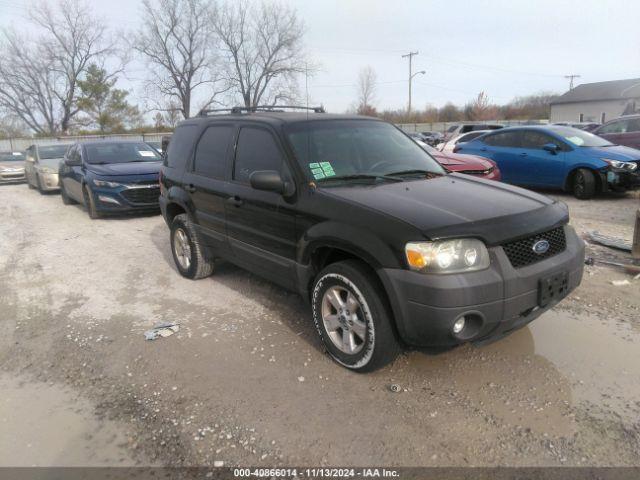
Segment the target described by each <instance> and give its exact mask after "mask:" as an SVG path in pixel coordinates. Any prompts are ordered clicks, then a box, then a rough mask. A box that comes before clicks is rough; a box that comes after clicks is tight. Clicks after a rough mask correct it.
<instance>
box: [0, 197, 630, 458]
mask: <svg viewBox="0 0 640 480" xmlns="http://www.w3.org/2000/svg"><path fill="white" fill-rule="evenodd" d="M552 195H556V196H558V195H557V194H555V193H552ZM560 197H561V198H562V200H563V201H565V202H567V203H568V204H569V206H570V209H571V214H572V223H573V225H574V226H575V227H576V229H577V230H578V232H579V233H584V232H585V231H587V230H592V229H594V230H599V231H600V232H601V233H606V234H609V235H621V236H625V237H627V238H631V233H632V224H633V218H634V215H635V210H636V209H637V208H638V206H640V202H639V198H640V197H638V194H627V195H626V196H618V197H605V198H599V199H597V200H592V201H586V202H579V201H577V200H574V199H572V198H571V197H569V196H564V195H560ZM0 215H1V217H2V219H3V221H2V224H1V225H0V285H1V287H0V328H1V331H2V335H0V390H2V392H3V394H2V398H0V465H4V466H6V465H33V464H39V465H134V464H139V465H152V464H153V465H158V464H160V465H214V462H224V465H255V466H262V465H265V466H266V465H311V466H314V465H315V466H317V465H341V466H346V465H354V466H366V465H373V464H375V465H388V466H414V465H421V466H423V465H424V466H433V465H438V466H445V465H446V466H468V465H475V466H487V465H491V466H493V465H514V466H524V465H527V466H541V465H639V464H640V460H639V459H640V421H639V419H640V363H639V362H638V358H639V357H638V353H639V351H640V350H639V349H640V315H639V308H640V280H633V279H632V277H631V276H629V275H626V274H625V273H623V272H621V271H619V270H615V269H612V268H608V267H603V266H592V267H587V268H586V270H585V278H584V281H583V284H582V286H581V287H580V288H578V289H577V290H576V291H575V292H574V293H573V294H572V295H571V297H570V298H568V299H567V300H565V301H564V302H563V303H562V304H560V305H559V306H557V307H556V308H555V309H554V310H553V311H551V312H549V313H547V314H545V315H543V316H542V317H541V318H540V319H538V320H536V321H535V322H533V323H532V324H531V325H530V326H528V327H526V328H524V329H522V330H520V331H518V332H516V333H514V334H512V335H511V336H509V337H507V338H505V339H503V340H501V341H499V342H496V343H493V344H490V345H486V346H483V347H478V348H476V347H471V346H463V347H460V348H457V349H455V350H451V351H448V352H444V353H436V352H422V351H413V352H409V353H407V354H405V355H403V356H402V357H401V358H399V359H398V360H397V361H396V362H395V363H394V364H393V365H391V366H389V367H387V368H385V369H383V370H381V371H378V372H375V373H373V374H368V375H359V374H354V373H351V372H348V371H346V370H345V369H343V368H341V367H339V366H337V365H336V364H334V363H333V362H332V361H331V360H330V359H329V358H328V357H327V356H326V355H325V354H324V353H323V351H322V349H321V345H320V343H319V341H318V339H317V336H316V333H315V331H314V329H313V326H312V322H311V318H310V312H309V309H308V308H307V307H306V306H305V305H304V303H303V302H302V300H301V299H299V298H298V297H297V296H296V295H294V294H291V293H287V292H285V291H283V290H281V289H280V288H278V287H276V286H274V285H272V284H270V283H268V282H265V281H263V280H261V279H260V278H258V277H256V276H254V275H252V274H250V273H247V272H245V271H242V270H240V269H238V268H236V267H234V266H232V265H229V264H220V265H219V266H218V267H217V270H216V273H215V274H214V275H213V276H212V277H211V278H208V279H205V280H202V281H197V282H193V281H189V280H186V279H183V278H182V277H180V276H179V275H178V273H177V272H176V270H175V268H174V265H173V260H172V258H171V253H170V250H169V242H168V230H167V228H166V226H165V225H164V222H163V220H162V218H161V217H160V216H147V217H142V218H139V217H138V218H116V219H104V220H97V221H91V220H90V219H89V218H88V216H87V214H86V212H85V211H84V210H83V209H82V208H81V207H79V206H68V207H66V206H63V204H62V202H61V200H60V197H59V195H40V194H38V193H37V192H34V191H32V190H29V189H27V187H26V186H25V185H14V186H1V187H0ZM589 253H590V254H596V255H598V256H600V257H602V258H604V256H607V258H610V259H616V258H618V259H620V258H623V257H624V256H623V255H620V254H614V253H612V252H610V251H607V250H606V249H604V248H600V247H589ZM625 278H627V279H630V280H631V284H630V285H626V286H613V285H612V284H611V281H612V280H619V279H625ZM162 321H179V322H180V323H181V329H180V331H179V332H178V333H177V334H175V335H173V336H171V337H168V338H161V339H158V340H156V341H152V342H151V341H145V340H144V336H143V332H144V331H145V330H146V329H148V328H149V327H151V326H153V325H154V324H155V323H157V322H162ZM390 384H398V385H400V387H401V391H400V392H398V393H393V392H391V391H390V390H389V385H390ZM79 445H82V446H83V448H82V449H81V450H82V451H79ZM216 464H217V465H219V463H216Z"/></svg>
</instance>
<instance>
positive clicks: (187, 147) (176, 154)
mask: <svg viewBox="0 0 640 480" xmlns="http://www.w3.org/2000/svg"><path fill="white" fill-rule="evenodd" d="M197 134H198V127H197V126H196V125H182V126H180V127H178V128H176V131H175V132H174V134H173V135H172V136H171V141H170V142H169V149H168V150H167V156H166V157H165V160H164V164H165V166H167V167H169V168H180V169H184V166H185V165H186V163H187V160H188V158H189V154H190V153H191V148H192V147H193V143H194V142H195V140H196V135H197Z"/></svg>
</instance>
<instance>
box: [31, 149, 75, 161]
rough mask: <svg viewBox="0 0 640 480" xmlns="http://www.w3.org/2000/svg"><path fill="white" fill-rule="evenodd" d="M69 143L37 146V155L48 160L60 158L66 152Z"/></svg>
mask: <svg viewBox="0 0 640 480" xmlns="http://www.w3.org/2000/svg"><path fill="white" fill-rule="evenodd" d="M68 148H69V145H49V146H46V147H38V156H39V157H40V160H48V159H50V158H62V157H64V154H65V153H67V149H68Z"/></svg>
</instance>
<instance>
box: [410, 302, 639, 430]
mask: <svg viewBox="0 0 640 480" xmlns="http://www.w3.org/2000/svg"><path fill="white" fill-rule="evenodd" d="M638 345H640V334H638V332H637V331H636V330H633V329H632V328H631V327H629V326H628V324H624V323H618V322H616V321H615V320H614V319H602V318H601V319H597V318H594V317H590V316H586V315H584V314H581V315H580V316H575V315H573V314H571V313H569V312H564V311H550V312H547V313H546V314H544V315H543V316H542V317H540V318H538V319H537V320H535V321H534V322H532V323H531V324H530V325H529V326H527V327H525V328H523V329H521V330H519V331H517V332H514V333H513V334H512V335H510V336H508V337H506V338H503V339H501V340H499V341H496V342H494V343H492V344H489V345H485V346H482V347H472V346H464V347H462V348H459V349H456V350H452V351H450V352H447V353H444V354H440V355H435V356H433V355H424V354H422V353H419V352H416V353H414V354H412V355H411V356H410V358H409V361H408V362H407V366H406V367H407V368H406V370H405V372H404V373H405V374H406V375H407V377H405V378H407V379H408V378H411V377H414V378H415V377H417V376H418V374H419V375H421V376H422V377H423V378H429V379H431V380H430V384H431V385H430V386H431V388H433V389H436V390H437V389H442V388H449V389H450V391H453V392H455V394H456V395H462V396H463V397H464V398H465V399H467V403H468V404H470V405H472V406H473V407H474V408H476V409H478V411H480V412H482V414H483V415H489V416H492V417H495V418H499V419H501V420H502V421H503V422H506V423H507V424H511V425H513V426H522V427H523V428H530V429H531V430H533V431H534V432H536V433H539V434H551V435H563V436H567V435H571V434H573V433H574V430H575V428H576V423H575V422H574V421H573V420H574V418H575V416H576V415H579V414H580V413H584V412H588V414H589V415H591V416H598V415H600V414H601V415H607V414H610V413H611V412H615V416H616V417H617V418H619V419H620V420H621V421H623V422H624V423H633V422H636V421H637V419H638V417H639V416H640V402H639V401H638V400H639V399H640V363H639V362H638V361H637V360H638V358H639V354H640V347H639V346H638ZM414 387H420V385H414Z"/></svg>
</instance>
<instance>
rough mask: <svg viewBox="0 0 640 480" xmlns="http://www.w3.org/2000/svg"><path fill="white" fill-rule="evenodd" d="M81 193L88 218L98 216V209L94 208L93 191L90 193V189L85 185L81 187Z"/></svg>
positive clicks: (92, 218)
mask: <svg viewBox="0 0 640 480" xmlns="http://www.w3.org/2000/svg"><path fill="white" fill-rule="evenodd" d="M82 195H83V197H84V206H85V207H87V213H88V214H89V218H90V219H91V220H95V219H96V218H100V212H98V209H97V208H96V201H95V199H94V197H93V193H91V190H90V189H89V187H87V186H86V185H85V186H84V187H83V188H82Z"/></svg>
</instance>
